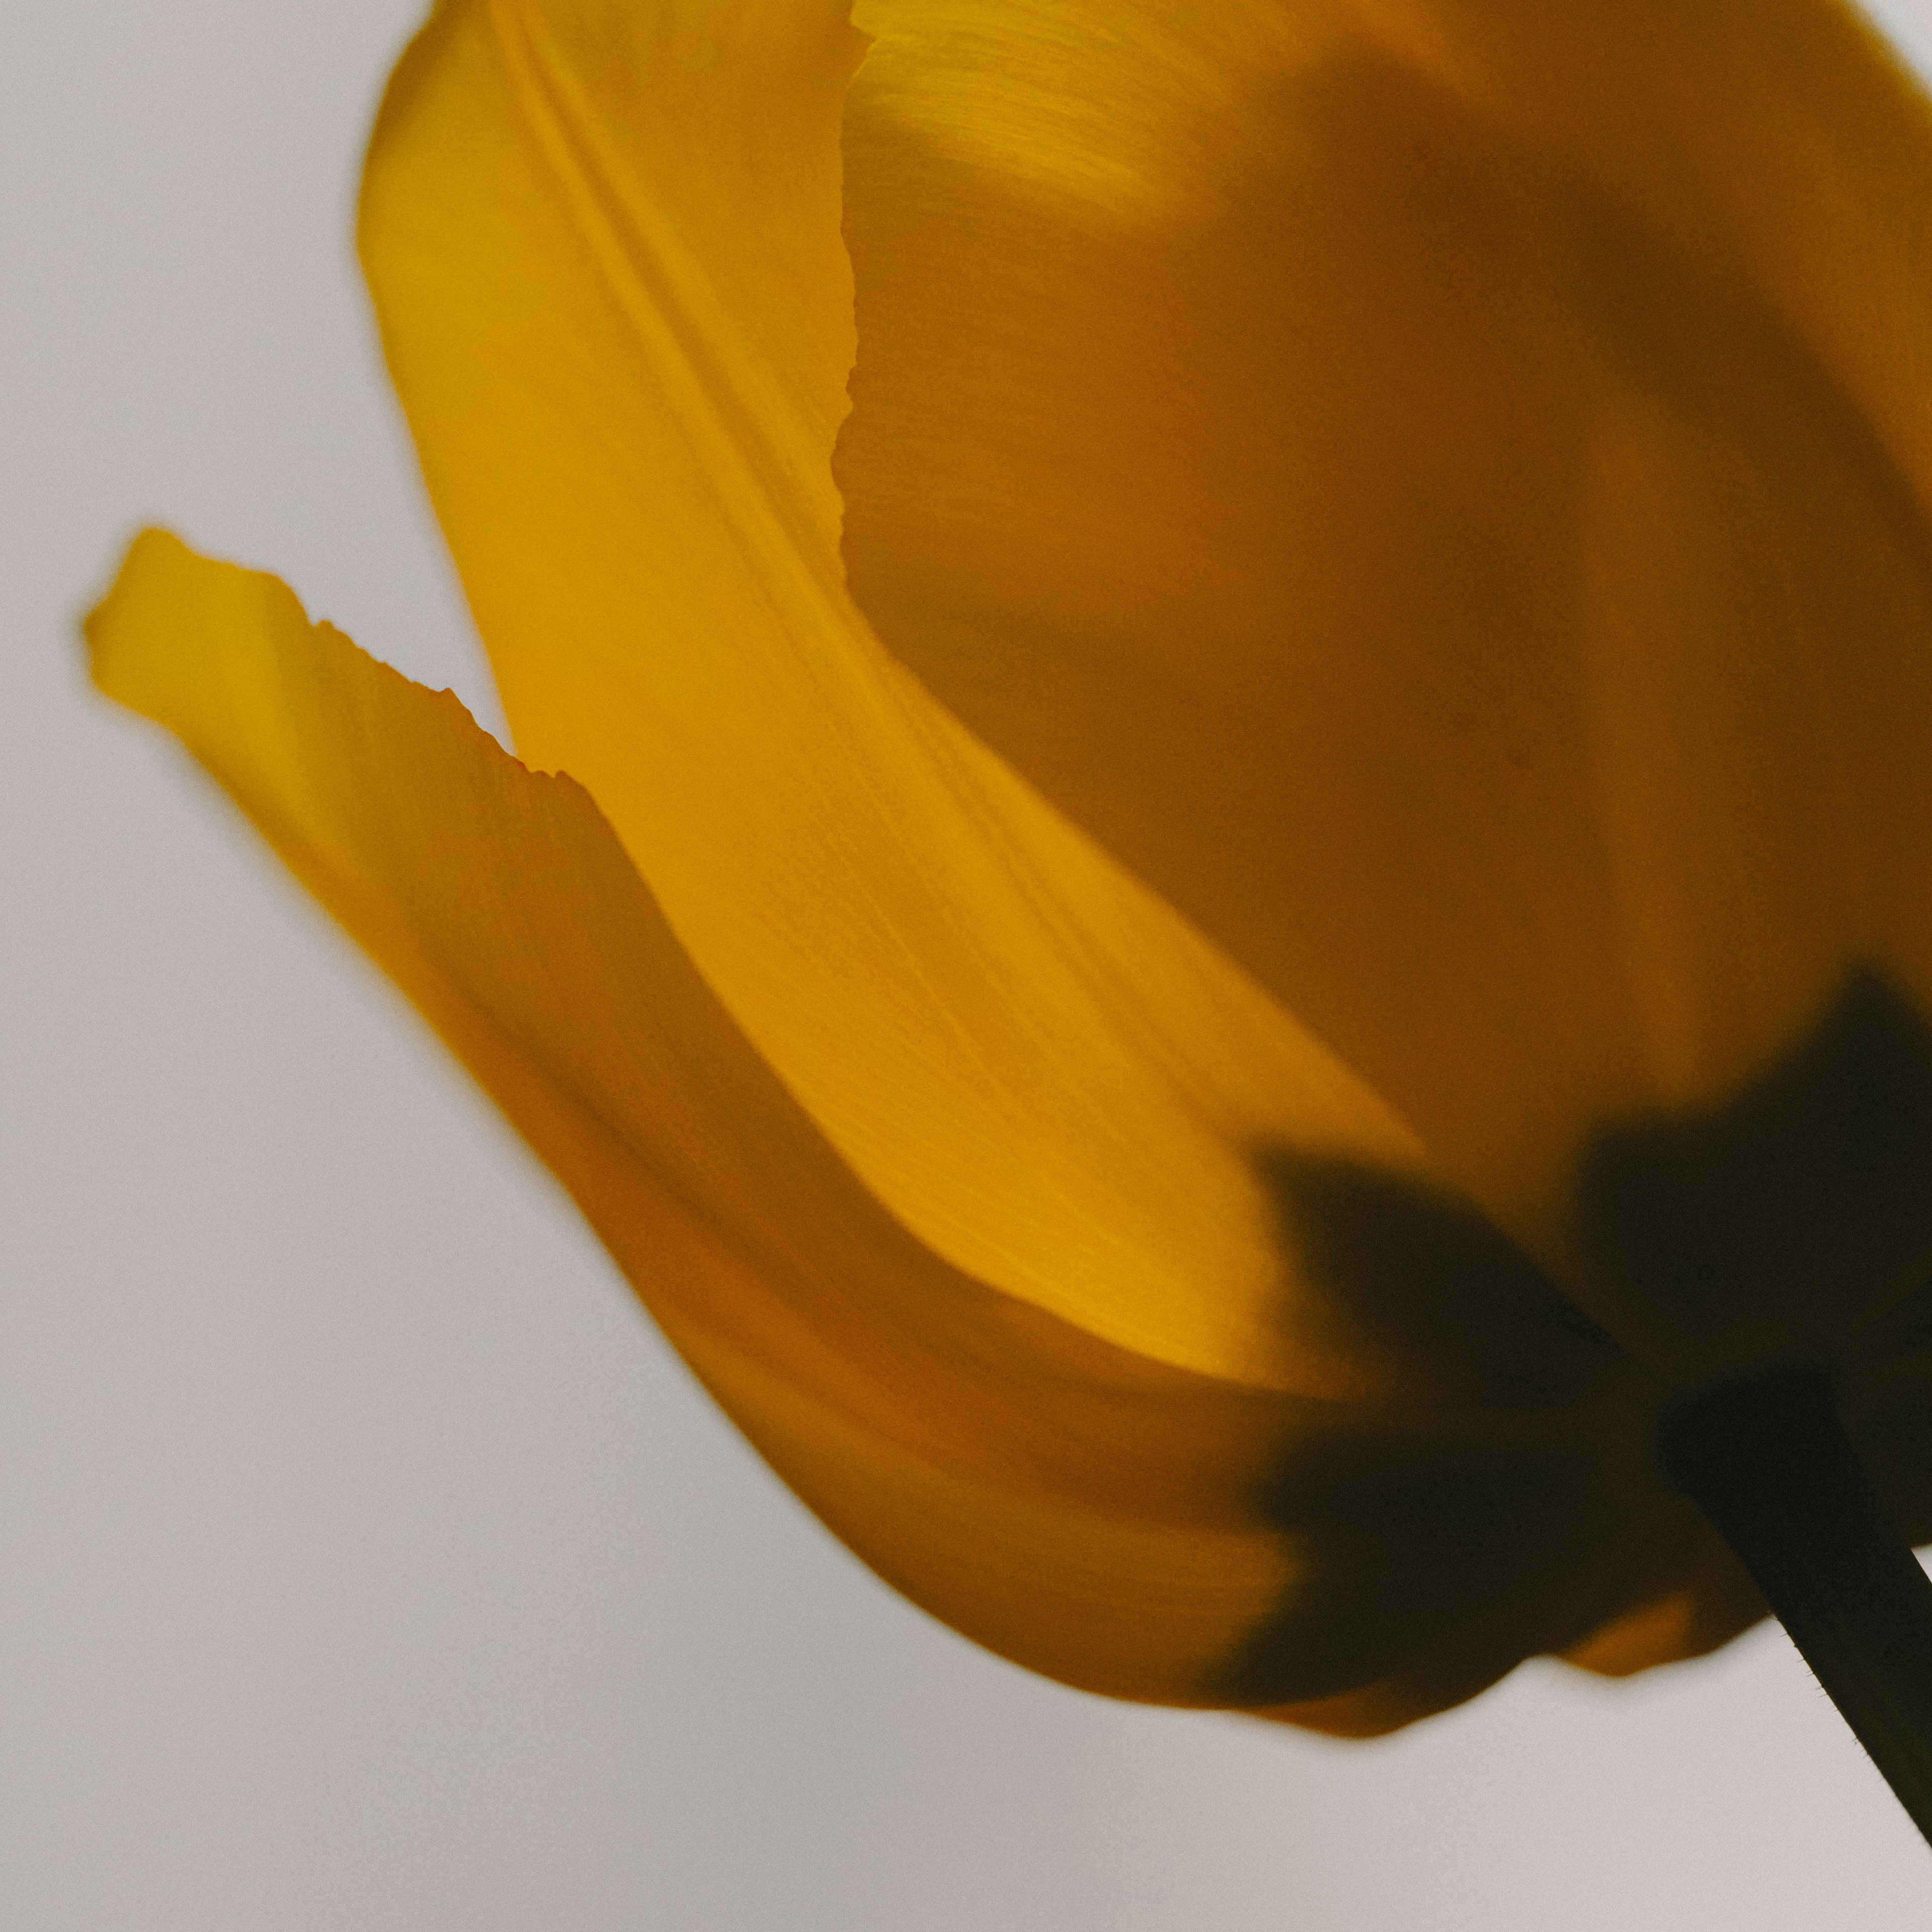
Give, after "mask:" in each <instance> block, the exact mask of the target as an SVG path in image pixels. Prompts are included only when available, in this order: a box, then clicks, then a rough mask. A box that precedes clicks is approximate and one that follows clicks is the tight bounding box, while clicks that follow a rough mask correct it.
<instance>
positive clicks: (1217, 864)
mask: <svg viewBox="0 0 1932 1932" xmlns="http://www.w3.org/2000/svg"><path fill="white" fill-rule="evenodd" d="M856 18H857V19H858V20H859V24H860V25H861V26H863V27H864V28H865V29H866V30H867V31H868V32H869V33H871V34H873V35H874V37H875V44H874V46H873V47H872V48H871V51H870V52H869V53H868V55H867V57H866V59H865V63H864V65H863V66H862V69H861V70H860V71H859V74H858V76H857V77H856V80H855V82H854V83H853V91H852V95H851V104H850V110H849V113H848V121H847V146H846V153H847V181H846V202H847V223H846V235H847V241H848V243H849V245H850V250H851V253H852V259H853V268H854V274H855V278H856V317H857V332H858V357H857V362H856V368H855V371H854V374H853V385H852V393H853V413H852V415H851V417H850V420H849V422H848V423H847V425H846V426H845V428H844V432H843V434H842V438H841V444H840V448H839V452H838V461H837V474H838V478H839V479H840V481H841V486H842V487H843V490H844V495H845V499H846V502H847V537H846V554H847V560H848V563H849V566H850V574H851V584H852V589H853V595H854V596H855V597H856V600H857V601H858V602H859V604H860V606H861V607H862V609H864V610H865V612H866V613H867V615H868V616H869V617H870V618H871V620H872V622H874V625H875V626H876V627H877V630H878V631H879V633H880V635H881V636H882V637H883V639H884V640H885V641H886V643H887V644H888V645H889V647H890V648H891V649H893V650H894V651H895V652H896V653H898V655H900V656H901V658H903V660H904V661H905V662H906V663H907V664H909V665H910V667H912V668H913V670H916V672H917V673H919V676H921V677H922V679H925V680H926V682H927V683H928V684H929V685H930V686H931V688H932V689H933V690H934V691H936V692H937V693H938V695H939V696H940V697H942V698H943V699H944V700H946V701H947V703H949V704H950V705H951V706H953V707H954V708H955V709H956V710H957V712H959V715H961V716H962V718H964V719H965V721H967V723H968V724H969V725H971V727H973V728H974V730H977V731H978V732H979V733H981V734H982V735H983V736H984V737H985V738H986V739H988V740H989V742H991V743H992V744H993V745H995V746H997V747H998V748H999V749H1000V750H1001V751H1003V752H1004V753H1005V754H1007V756H1008V757H1010V758H1011V759H1012V760H1013V761H1014V763H1016V765H1017V766H1018V767H1019V769H1021V770H1022V772H1025V773H1026V774H1027V775H1028V776H1029V777H1030V778H1032V779H1033V780H1034V781H1035V782H1037V784H1040V786H1041V787H1042V788H1043V790H1045V791H1046V792H1047V793H1049V795H1050V796H1052V797H1053V798H1054V799H1056V800H1057V801H1058V802H1060V803H1061V804H1062V805H1064V806H1065V807H1066V808H1068V810H1069V811H1070V812H1071V813H1072V814H1073V816H1074V817H1076V819H1077V820H1079V822H1080V823H1082V824H1083V825H1085V826H1087V827H1088V829H1090V830H1091V831H1093V832H1095V833H1096V834H1097V835H1098V836H1099V838H1100V839H1101V840H1102V841H1103V842H1104V843H1105V844H1106V845H1107V846H1108V847H1109V849H1111V850H1113V851H1114V852H1115V853H1118V854H1119V855H1121V856H1122V857H1123V858H1124V859H1126V860H1127V861H1128V862H1130V863H1131V864H1132V865H1134V866H1135V867H1136V868H1137V869H1138V870H1139V872H1140V874H1142V876H1143V877H1145V878H1146V879H1148V880H1150V881H1151V882H1152V883H1154V885H1156V886H1158V887H1159V888H1160V889H1161V891H1162V892H1163V893H1165V894H1166V895H1168V896H1169V898H1171V899H1172V901H1173V902H1174V903H1175V904H1177V905H1178V906H1179V907H1182V908H1183V909H1184V910H1187V912H1188V913H1190V914H1191V915H1192V916H1193V917H1194V918H1196V919H1197V920H1198V921H1199V923H1200V924H1201V925H1202V927H1203V928H1204V929H1205V930H1206V931H1208V932H1210V933H1211V934H1212V935H1214V936H1215V937H1216V938H1218V939H1219V940H1220V941H1222V942H1223V944H1225V945H1226V947H1228V948H1229V950H1231V951H1232V953H1233V954H1234V955H1235V956H1236V957H1238V958H1239V959H1241V961H1243V962H1244V963H1245V964H1246V965H1247V966H1248V967H1249V968H1251V969H1252V970H1253V971H1254V972H1255V973H1256V974H1257V976H1258V977H1259V978H1260V979H1261V980H1262V982H1263V983H1265V985H1267V986H1268V987H1270V988H1271V989H1272V990H1273V991H1274V992H1275V993H1276V994H1277V995H1278V996H1279V997H1280V998H1281V999H1282V1001H1283V1002H1284V1003H1285V1004H1286V1005H1287V1006H1288V1007H1289V1008H1290V1009H1291V1010H1293V1011H1294V1012H1295V1013H1296V1015H1297V1016H1298V1017H1299V1018H1301V1019H1303V1020H1304V1021H1305V1022H1307V1023H1308V1024H1309V1025H1310V1026H1311V1027H1312V1028H1313V1030H1314V1031H1316V1033H1317V1034H1319V1036H1320V1037H1322V1039H1323V1040H1325V1042H1326V1043H1328V1045H1329V1046H1331V1047H1332V1048H1334V1049H1335V1050H1337V1052H1339V1053H1340V1055H1342V1057H1343V1058H1344V1059H1345V1060H1346V1061H1348V1063H1349V1064H1350V1065H1351V1066H1352V1067H1355V1068H1356V1069H1358V1070H1359V1071H1360V1072H1361V1073H1362V1074H1363V1076H1364V1078H1366V1079H1367V1080H1368V1081H1369V1082H1370V1083H1371V1084H1372V1085H1373V1086H1375V1087H1376V1089H1377V1090H1378V1091H1380V1092H1381V1093H1382V1094H1384V1095H1385V1097H1387V1098H1388V1100H1389V1101H1390V1103H1391V1105H1392V1106H1395V1107H1396V1108H1397V1109H1398V1110H1399V1111H1400V1112H1402V1114H1403V1115H1404V1117H1405V1118H1406V1119H1408V1120H1409V1122H1410V1123H1411V1124H1412V1126H1413V1127H1415V1130H1416V1131H1417V1133H1418V1135H1419V1136H1420V1137H1421V1139H1422V1141H1423V1142H1424V1144H1425V1145H1426V1146H1427V1148H1429V1149H1430V1153H1431V1155H1432V1156H1433V1157H1434V1158H1435V1159H1436V1160H1437V1161H1438V1162H1439V1163H1440V1164H1441V1166H1442V1167H1443V1168H1444V1169H1445V1171H1447V1172H1449V1173H1450V1174H1451V1175H1453V1176H1454V1178H1455V1179H1456V1180H1457V1181H1458V1182H1459V1183H1460V1184H1462V1185H1463V1186H1465V1187H1467V1188H1469V1189H1470V1190H1472V1192H1473V1193H1475V1195H1476V1196H1477V1197H1478V1198H1479V1199H1481V1200H1482V1201H1483V1202H1484V1205H1486V1207H1487V1208H1489V1210H1490V1211H1491V1212H1492V1213H1493V1214H1497V1215H1498V1216H1499V1217H1501V1218H1502V1220H1503V1221H1504V1223H1505V1225H1506V1226H1509V1227H1510V1228H1511V1230H1512V1232H1514V1233H1515V1234H1516V1235H1517V1237H1518V1238H1520V1239H1523V1240H1524V1241H1527V1242H1528V1243H1529V1244H1531V1245H1532V1247H1533V1248H1534V1249H1535V1251H1536V1252H1538V1253H1539V1254H1540V1255H1541V1256H1542V1257H1543V1259H1544V1261H1545V1262H1546V1263H1547V1264H1548V1265H1552V1266H1553V1267H1556V1268H1559V1269H1560V1270H1561V1271H1563V1272H1564V1273H1565V1275H1566V1277H1567V1278H1568V1280H1570V1283H1571V1286H1572V1288H1573V1290H1574V1292H1577V1293H1578V1294H1579V1295H1580V1297H1581V1298H1583V1299H1584V1300H1586V1302H1587V1304H1588V1305H1589V1307H1591V1311H1592V1313H1593V1314H1594V1315H1595V1316H1596V1317H1597V1319H1599V1320H1600V1321H1601V1322H1603V1323H1604V1325H1606V1326H1607V1327H1608V1328H1610V1329H1611V1330H1612V1331H1613V1332H1616V1333H1618V1334H1619V1335H1620V1337H1622V1339H1624V1340H1625V1341H1626V1343H1628V1345H1629V1346H1631V1347H1633V1348H1634V1349H1637V1351H1638V1352H1640V1353H1642V1354H1643V1355H1645V1357H1646V1358H1647V1359H1649V1360H1650V1361H1652V1362H1653V1363H1655V1364H1658V1366H1659V1367H1670V1369H1671V1370H1673V1371H1675V1370H1679V1369H1682V1368H1683V1367H1684V1364H1682V1362H1680V1361H1677V1360H1675V1359H1673V1357H1674V1355H1675V1354H1676V1352H1677V1351H1678V1350H1679V1346H1680V1340H1681V1338H1677V1337H1673V1335H1671V1334H1670V1333H1668V1332H1667V1328H1666V1329H1658V1328H1654V1327H1652V1326H1651V1325H1649V1316H1648V1315H1647V1314H1646V1315H1637V1314H1634V1313H1633V1312H1632V1311H1631V1310H1628V1308H1626V1307H1624V1306H1623V1305H1622V1304H1621V1303H1620V1302H1619V1300H1618V1298H1616V1296H1615V1295H1604V1294H1603V1293H1601V1292H1598V1291H1596V1290H1595V1289H1593V1288H1592V1286H1591V1285H1590V1284H1589V1283H1586V1281H1585V1280H1583V1274H1584V1272H1585V1271H1583V1268H1581V1266H1580V1264H1579V1263H1578V1262H1577V1258H1576V1254H1575V1242H1574V1229H1573V1227H1572V1226H1571V1221H1570V1212H1569V1208H1570V1188H1571V1182H1572V1180H1573V1178H1574V1163H1575V1161H1576V1160H1577V1151H1578V1148H1579V1145H1580V1140H1581V1139H1582V1137H1583V1133H1584V1132H1585V1130H1586V1128H1587V1127H1589V1124H1592V1123H1593V1122H1596V1121H1603V1120H1604V1119H1606V1118H1609V1117H1611V1116H1613V1115H1620V1114H1623V1113H1625V1112H1632V1111H1636V1110H1640V1109H1646V1108H1652V1107H1685V1106H1697V1105H1706V1104H1709V1103H1711V1102H1712V1101H1713V1100H1715V1099H1716V1098H1718V1097H1721V1096H1722V1095H1724V1094H1727V1093H1728V1092H1730V1091H1732V1090H1733V1089H1734V1088H1736V1087H1737V1086H1738V1085H1739V1084H1740V1083H1742V1082H1744V1081H1745V1080H1746V1079H1748V1077H1750V1076H1752V1075H1754V1074H1755V1073H1757V1072H1758V1071H1760V1070H1761V1069H1762V1068H1763V1067H1765V1066H1766V1065H1768V1064H1771V1063H1772V1062H1773V1061H1775V1059H1776V1058H1778V1055H1779V1053H1780V1052H1781V1050H1783V1049H1785V1048H1786V1047H1787V1046H1790V1043H1792V1042H1793V1040H1795V1038H1796V1036H1797V1035H1798V1034H1799V1031H1801V1030H1802V1028H1803V1027H1804V1026H1805V1025H1808V1024H1809V1023H1810V1022H1811V1020H1812V1019H1814V1016H1815V1015H1816V1014H1817V1012H1818V1011H1820V1010H1821V1009H1823V1007H1825V1006H1826V1004H1828V1001H1829V998H1830V996H1831V995H1832V993H1833V992H1834V991H1835V987H1836V986H1837V983H1838V981H1839V980H1840V979H1841V977H1842V975H1843V972H1844V971H1845V970H1846V968H1847V966H1848V965H1849V964H1850V962H1852V960H1854V959H1859V958H1865V959H1870V960H1872V961H1873V962H1876V963H1877V964H1878V965H1881V966H1882V967H1884V968H1886V969H1888V970H1889V971H1891V972H1892V973H1893V974H1895V975H1896V976H1897V977H1898V978H1899V979H1900V980H1902V981H1903V983H1905V984H1906V986H1909V987H1910V988H1911V989H1913V990H1914V991H1915V992H1917V994H1918V996H1919V999H1920V1003H1921V1005H1922V1004H1925V994H1926V992H1927V989H1932V922H1928V921H1932V913H1928V900H1927V895H1926V894H1925V893H1924V891H1923V889H1922V883H1921V882H1922V881H1923V880H1924V878H1925V877H1927V875H1928V873H1932V652H1927V649H1926V648H1925V640H1926V638H1927V635H1928V634H1932V594H1928V589H1927V586H1928V583H1932V568H1928V556H1929V555H1932V550H1928V544H1927V535H1926V530H1927V523H1926V514H1925V512H1926V507H1927V504H1928V503H1932V437H1928V435H1927V428H1928V423H1932V405H1928V404H1927V401H1926V395H1927V392H1926V387H1925V384H1924V368H1925V362H1924V349H1923V345H1924V343H1925V342H1926V341H1927V340H1932V255H1929V254H1928V252H1927V249H1926V247H1925V245H1924V237H1925V236H1926V234H1927V227H1926V224H1925V222H1924V218H1923V211H1924V208H1925V207H1926V206H1927V205H1932V118H1928V115H1927V108H1926V104H1925V103H1924V101H1923V100H1922V99H1921V98H1919V97H1918V95H1916V94H1915V93H1914V92H1912V89H1911V86H1910V85H1909V83H1907V82H1906V80H1905V79H1904V78H1903V77H1902V75H1901V74H1900V72H1899V71H1897V69H1896V68H1894V67H1893V66H1892V65H1890V64H1889V63H1888V61H1887V59H1886V58H1885V55H1884V52H1883V51H1882V49H1881V48H1880V46H1879V44H1878V43H1877V42H1876V40H1875V39H1874V37H1873V36H1872V34H1870V31H1869V30H1868V29H1867V28H1864V26H1861V24H1859V23H1858V22H1857V21H1856V20H1855V19H1854V18H1853V17H1852V15H1851V14H1850V13H1849V11H1848V10H1845V9H1843V8H1841V7H1838V6H1836V5H1832V4H1830V0H1775V4H1773V5H1770V6H1769V7H1754V8H1752V9H1750V10H1748V13H1740V12H1739V10H1737V9H1736V8H1734V7H1730V6H1729V5H1725V4H1724V0H1693V4H1690V5H1683V4H1679V0H1640V3H1639V4H1637V5H1619V6H1616V7H1602V6H1598V5H1585V4H1581V0H1579V4H1574V5H1572V4H1559V5H1541V6H1522V5H1504V4H1498V0H1235V4H1231V5H1226V6H1217V7H1212V8H1205V9H1204V8H1201V7H1193V6H1190V5H1186V4H1184V0H1128V4H1126V5H1121V4H1116V0H1106V4H1100V0H1076V4H1073V5H1067V6H1059V7H1053V8H1051V9H1041V8H1039V7H1033V6H1029V5H1023V4H1021V0H945V4H942V5H929V4H927V0H863V4H862V5H861V6H860V7H859V10H858V12H857V14H856ZM1593 1296H1594V1298H1593ZM1696 1367H1697V1364H1691V1372H1694V1371H1695V1369H1696Z"/></svg>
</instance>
